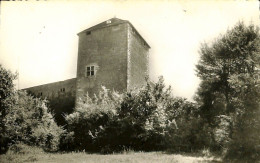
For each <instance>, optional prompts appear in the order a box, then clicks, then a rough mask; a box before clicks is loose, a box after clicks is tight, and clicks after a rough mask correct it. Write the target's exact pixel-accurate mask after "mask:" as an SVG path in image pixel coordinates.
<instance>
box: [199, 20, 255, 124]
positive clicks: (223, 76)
mask: <svg viewBox="0 0 260 163" xmlns="http://www.w3.org/2000/svg"><path fill="white" fill-rule="evenodd" d="M258 31H259V29H258V28H257V27H255V26H254V25H249V26H246V25H245V24H244V23H243V22H239V23H238V24H236V25H235V27H234V28H232V29H231V30H228V31H227V32H226V34H224V35H221V36H220V37H219V38H218V39H216V40H215V41H214V42H213V43H212V44H207V43H204V44H202V46H201V49H200V55H201V59H200V61H199V63H198V65H197V66H196V67H197V75H198V76H199V77H200V79H201V80H202V82H201V84H200V87H199V89H198V91H197V97H196V100H197V101H198V102H199V103H200V104H201V111H202V113H201V114H202V115H203V116H204V117H205V118H207V119H208V120H209V121H211V120H212V119H211V118H212V116H213V117H214V116H216V115H219V114H223V113H230V112H232V111H234V109H235V108H234V103H233V101H232V99H231V97H233V96H235V95H236V93H237V92H236V89H234V88H233V87H232V85H231V82H230V79H231V78H232V77H233V76H234V75H238V74H248V75H250V76H252V75H253V74H255V73H258V69H259V62H260V56H259V53H260V46H259V45H260V36H259V32H258Z"/></svg>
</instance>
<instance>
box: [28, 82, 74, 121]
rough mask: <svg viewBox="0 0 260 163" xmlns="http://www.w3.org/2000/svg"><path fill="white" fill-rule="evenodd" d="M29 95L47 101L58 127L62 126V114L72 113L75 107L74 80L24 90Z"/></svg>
mask: <svg viewBox="0 0 260 163" xmlns="http://www.w3.org/2000/svg"><path fill="white" fill-rule="evenodd" d="M24 90H26V91H27V92H28V93H29V94H31V95H33V96H35V97H39V98H42V99H45V98H46V99H47V100H48V101H49V103H48V106H49V107H50V108H51V110H52V112H53V113H54V117H55V119H56V121H57V123H58V124H59V125H64V122H65V121H64V118H63V115H64V114H69V113H72V111H73V108H74V107H75V95H76V92H75V91H76V79H75V78H73V79H68V80H65V81H59V82H55V83H49V84H44V85H39V86H35V87H30V88H26V89H24Z"/></svg>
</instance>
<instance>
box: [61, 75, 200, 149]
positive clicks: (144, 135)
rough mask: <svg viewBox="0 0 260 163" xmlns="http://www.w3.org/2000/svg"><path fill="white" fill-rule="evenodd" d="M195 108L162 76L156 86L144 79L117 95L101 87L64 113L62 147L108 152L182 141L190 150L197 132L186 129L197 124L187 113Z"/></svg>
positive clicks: (154, 147) (167, 145)
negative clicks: (65, 130)
mask: <svg viewBox="0 0 260 163" xmlns="http://www.w3.org/2000/svg"><path fill="white" fill-rule="evenodd" d="M195 111H196V107H195V105H194V104H193V103H190V102H187V101H186V100H185V99H181V98H174V97H173V96H172V95H171V88H170V87H169V88H167V89H166V88H165V85H164V82H163V78H162V77H161V78H159V81H158V82H157V83H155V84H152V83H151V82H149V81H147V84H146V85H145V86H144V87H143V88H140V89H138V90H132V91H130V92H127V93H125V94H121V95H120V94H117V93H115V92H111V91H109V90H107V89H106V88H104V87H103V91H101V92H100V94H99V95H98V96H97V97H95V98H94V99H91V98H89V97H88V96H86V99H82V102H81V103H80V104H79V105H78V107H77V108H75V111H74V113H72V114H70V115H67V116H66V121H67V123H68V126H67V128H68V133H67V135H64V136H63V148H64V149H74V150H87V151H93V152H102V153H111V152H116V151H123V150H125V149H131V150H142V151H151V150H164V149H166V148H177V147H180V146H181V143H182V144H185V145H188V148H189V149H190V148H193V147H192V146H195V145H197V144H198V142H196V143H193V142H192V141H193V140H196V139H193V138H194V135H193V134H194V132H195V131H196V130H195V129H194V131H193V132H189V131H190V130H192V127H193V125H194V124H195V123H197V121H196V118H195V116H194V118H192V117H189V116H191V115H194V114H195V113H193V112H195ZM175 120H176V122H177V123H178V124H179V127H180V128H178V127H177V124H176V122H175ZM173 122H175V123H173ZM196 125H197V124H196ZM197 126H198V125H197ZM176 127H177V128H178V130H176ZM198 127H199V126H198ZM183 136H184V138H183ZM169 143H172V145H169ZM178 143H179V144H178ZM189 143H190V144H189Z"/></svg>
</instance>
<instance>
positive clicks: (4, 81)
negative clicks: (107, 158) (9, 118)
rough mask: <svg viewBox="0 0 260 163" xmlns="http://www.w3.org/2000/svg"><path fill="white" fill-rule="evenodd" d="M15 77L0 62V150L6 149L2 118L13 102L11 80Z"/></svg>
mask: <svg viewBox="0 0 260 163" xmlns="http://www.w3.org/2000/svg"><path fill="white" fill-rule="evenodd" d="M15 78H16V75H15V74H13V73H11V72H10V71H8V70H6V69H5V68H4V67H3V66H2V65H1V64H0V144H1V150H0V152H2V151H5V150H6V145H7V143H6V139H7V137H5V136H4V134H3V133H5V132H6V127H5V124H4V118H5V116H6V114H7V113H8V110H9V109H10V106H11V105H12V103H13V99H11V97H12V96H13V95H14V93H15V89H14V83H13V80H14V79H15Z"/></svg>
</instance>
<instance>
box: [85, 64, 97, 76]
mask: <svg viewBox="0 0 260 163" xmlns="http://www.w3.org/2000/svg"><path fill="white" fill-rule="evenodd" d="M94 75H95V67H94V66H87V73H86V76H87V77H88V76H94Z"/></svg>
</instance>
